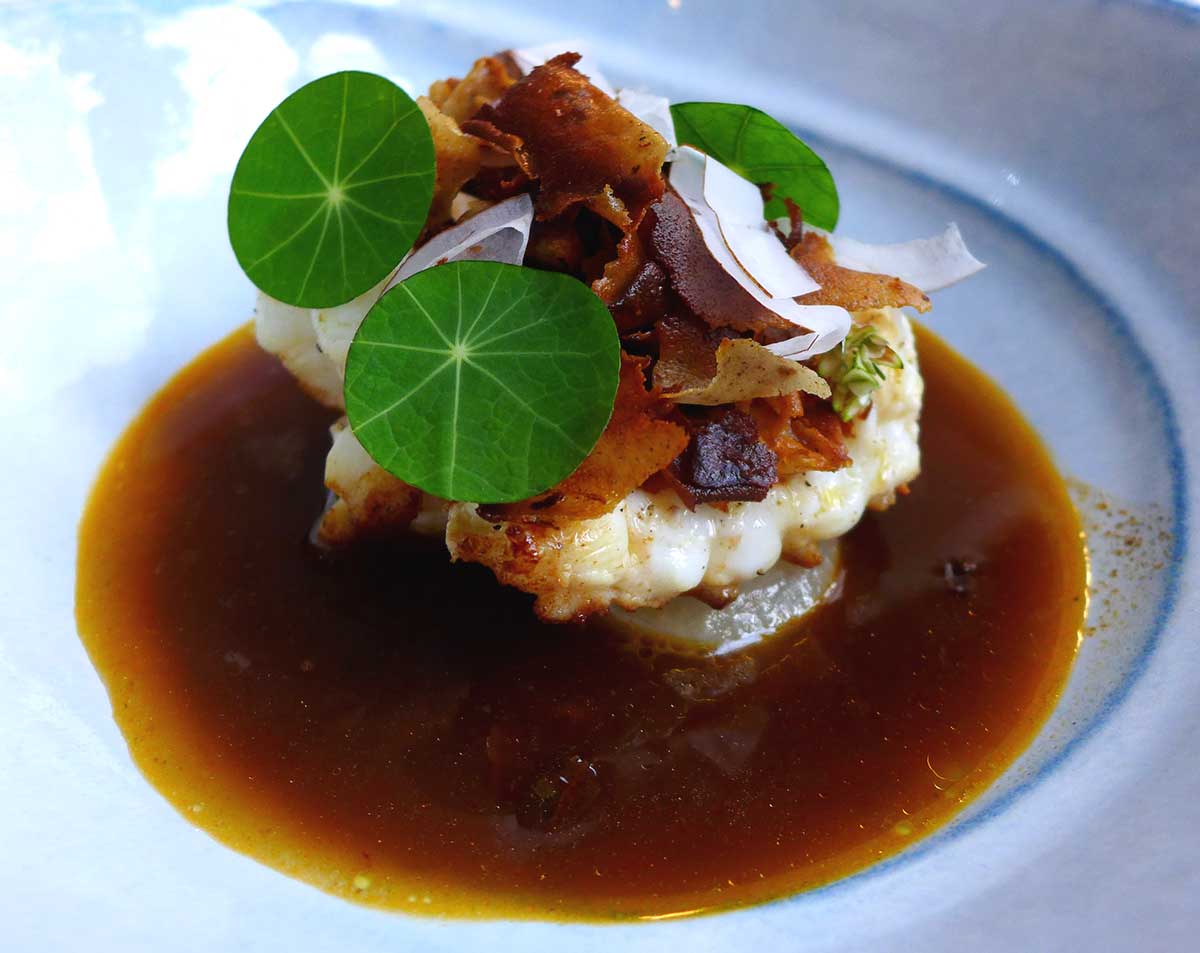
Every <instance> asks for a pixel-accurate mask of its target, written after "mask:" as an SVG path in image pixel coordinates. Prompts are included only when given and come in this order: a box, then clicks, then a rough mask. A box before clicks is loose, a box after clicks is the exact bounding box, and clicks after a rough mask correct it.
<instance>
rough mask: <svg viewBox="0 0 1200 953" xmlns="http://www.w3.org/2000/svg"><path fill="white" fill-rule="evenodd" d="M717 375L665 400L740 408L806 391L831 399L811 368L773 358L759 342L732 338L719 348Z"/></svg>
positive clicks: (825, 384)
mask: <svg viewBox="0 0 1200 953" xmlns="http://www.w3.org/2000/svg"><path fill="white" fill-rule="evenodd" d="M716 364H717V371H716V373H715V374H714V375H713V377H712V379H711V380H709V381H705V382H704V383H703V384H702V385H698V386H693V387H688V388H685V389H683V390H680V391H677V392H675V393H671V394H664V395H663V396H664V397H666V398H668V399H669V400H673V401H675V402H676V403H679V404H700V405H704V406H706V407H715V406H716V405H718V404H737V403H741V402H742V401H747V400H753V399H754V398H756V397H782V396H784V395H786V394H794V393H796V392H797V391H804V392H805V393H806V394H813V395H815V396H817V397H822V398H826V397H828V396H829V393H830V391H829V385H828V384H827V383H825V379H824V378H823V377H821V375H820V374H818V373H817V372H816V371H814V370H813V369H812V368H810V367H805V366H804V365H803V364H800V363H799V362H797V361H790V360H788V359H787V358H785V357H780V356H779V355H778V354H772V353H771V352H770V351H768V350H767V349H766V348H765V347H763V346H762V345H761V344H759V343H758V342H757V341H752V340H750V339H749V338H732V339H730V340H727V341H722V342H721V343H720V345H719V346H718V347H717V354H716Z"/></svg>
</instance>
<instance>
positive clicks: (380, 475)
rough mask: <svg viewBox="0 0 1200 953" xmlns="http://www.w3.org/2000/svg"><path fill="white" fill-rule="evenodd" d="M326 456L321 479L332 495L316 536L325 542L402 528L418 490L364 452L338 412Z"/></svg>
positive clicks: (350, 540)
mask: <svg viewBox="0 0 1200 953" xmlns="http://www.w3.org/2000/svg"><path fill="white" fill-rule="evenodd" d="M333 433H334V445H333V448H332V449H331V450H330V451H329V456H328V458H327V459H326V461H325V485H326V486H327V487H328V488H329V489H330V490H332V491H333V493H334V495H335V496H336V499H335V500H334V501H333V503H332V505H331V506H330V507H329V509H327V510H326V511H325V513H324V515H322V517H321V521H320V525H319V527H318V529H317V536H318V538H319V539H320V541H321V542H322V543H323V544H325V545H326V546H342V545H346V544H348V543H353V542H354V541H355V540H359V539H363V538H364V537H370V538H377V539H384V538H389V537H393V536H396V535H398V534H400V533H403V532H404V531H406V530H407V529H408V527H409V524H411V523H412V521H413V519H414V518H415V517H416V515H417V512H418V510H419V509H420V507H421V491H420V490H418V489H417V488H416V487H412V486H409V485H408V484H407V483H404V482H403V481H401V480H399V479H397V478H396V477H394V476H392V475H391V474H390V473H388V472H387V471H386V470H384V469H382V468H381V467H378V466H375V465H374V463H373V462H372V461H371V460H370V459H369V458H368V457H367V456H366V451H364V450H363V449H362V447H361V445H359V443H358V441H357V440H355V439H354V437H353V435H352V434H351V433H350V432H349V425H348V424H347V423H346V420H345V418H342V420H340V421H339V422H338V423H337V424H335V425H334V428H333Z"/></svg>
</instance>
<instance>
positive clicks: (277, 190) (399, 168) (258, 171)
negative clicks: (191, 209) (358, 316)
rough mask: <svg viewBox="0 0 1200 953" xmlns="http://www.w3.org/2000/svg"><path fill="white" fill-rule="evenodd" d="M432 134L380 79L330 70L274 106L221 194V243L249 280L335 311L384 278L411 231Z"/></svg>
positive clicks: (425, 193)
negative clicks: (224, 224) (225, 206)
mask: <svg viewBox="0 0 1200 953" xmlns="http://www.w3.org/2000/svg"><path fill="white" fill-rule="evenodd" d="M434 172H435V160H434V151H433V138H432V136H431V134H430V132H429V126H428V124H427V123H426V121H425V118H424V116H422V114H421V111H420V109H418V108H417V105H416V103H414V102H413V101H412V99H410V98H409V96H408V95H407V94H406V93H405V92H404V90H402V89H400V87H398V86H396V85H395V84H394V83H392V82H390V81H389V80H386V79H384V78H383V77H382V76H376V75H374V74H372V73H360V72H344V73H334V74H333V75H331V76H325V77H322V78H321V79H318V80H314V81H313V82H311V83H309V84H308V85H306V86H302V87H301V88H300V89H298V90H296V92H294V93H292V94H291V95H290V96H288V98H287V99H285V100H284V101H283V102H282V103H280V104H279V105H278V106H277V107H275V109H274V111H273V112H272V113H271V114H270V115H269V116H267V118H266V119H265V120H263V123H262V125H260V126H259V127H258V130H257V131H256V132H255V133H254V135H253V136H252V137H251V139H250V142H249V143H248V144H247V145H246V149H245V151H244V152H243V153H242V157H241V159H240V160H239V161H238V164H237V169H236V170H235V171H234V174H233V184H232V187H231V188H230V192H229V238H230V242H231V243H232V245H233V251H234V254H235V255H236V256H237V260H238V263H239V264H240V265H241V266H242V269H243V270H244V271H245V272H246V275H247V276H248V277H249V278H250V280H251V281H253V282H254V284H255V285H257V286H258V287H259V288H260V289H261V290H262V291H264V292H266V293H267V294H268V295H270V296H271V297H273V298H277V299H278V300H280V301H284V302H286V303H287V304H292V305H296V306H298V307H305V308H325V307H333V306H335V305H339V304H344V303H345V302H347V301H349V300H350V299H352V298H355V297H357V296H358V295H360V294H362V293H363V292H364V291H366V290H367V289H368V288H370V287H372V286H373V285H375V284H377V283H378V282H379V281H380V280H382V279H383V278H384V277H385V276H386V275H387V274H388V273H389V272H390V271H391V270H392V269H393V268H395V267H396V264H397V262H399V261H400V259H401V258H402V257H403V256H404V254H405V253H406V252H407V251H408V250H409V249H410V248H412V245H413V242H414V241H415V240H416V238H417V236H418V235H419V234H420V231H421V228H422V227H423V225H424V223H425V217H426V215H427V213H428V211H429V204H430V201H431V199H432V196H433V182H434Z"/></svg>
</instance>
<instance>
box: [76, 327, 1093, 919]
mask: <svg viewBox="0 0 1200 953" xmlns="http://www.w3.org/2000/svg"><path fill="white" fill-rule="evenodd" d="M919 347H920V354H921V360H922V370H923V373H924V376H925V380H926V385H927V391H926V407H925V411H924V414H923V417H922V441H921V443H922V454H923V472H922V475H921V477H920V478H919V479H918V480H917V481H916V482H915V483H914V484H913V487H912V493H911V495H910V496H908V497H904V498H901V499H900V501H899V503H898V504H897V505H896V506H895V507H893V508H892V509H891V510H889V511H888V512H886V513H882V514H868V516H867V517H866V518H864V520H863V522H862V523H861V524H860V525H859V527H858V528H857V529H855V530H854V531H853V532H852V533H851V534H850V535H849V536H848V537H847V538H846V540H845V541H844V543H843V550H842V552H843V560H844V572H845V585H844V590H843V593H842V595H841V597H840V598H839V599H838V600H837V601H835V602H833V603H832V604H830V605H828V606H826V607H824V608H822V609H820V610H818V611H817V612H816V613H814V614H812V615H810V616H809V617H807V618H806V619H804V620H802V621H801V622H800V623H799V624H797V625H796V626H795V627H794V628H793V629H792V630H790V631H788V632H787V633H785V634H783V635H781V636H779V637H777V638H775V639H774V640H772V641H771V642H769V643H768V644H766V645H763V646H759V647H758V648H756V649H753V650H750V651H748V652H744V653H741V654H739V655H735V656H733V657H731V658H727V659H725V660H723V661H719V662H705V661H702V660H699V659H695V658H688V657H684V656H672V655H669V654H663V653H661V652H658V653H653V654H651V653H650V652H649V651H648V650H642V651H639V650H638V649H637V648H636V647H633V648H630V647H629V646H625V645H622V644H620V643H619V642H618V640H616V639H614V638H612V637H610V636H609V635H607V634H606V633H605V631H604V630H603V629H602V627H601V626H598V625H593V626H590V627H586V626H585V627H557V626H547V625H543V624H540V623H537V622H536V621H535V620H534V619H533V617H532V615H531V613H530V611H529V599H528V598H527V597H526V596H523V595H522V594H520V593H517V592H513V591H509V590H503V589H500V588H499V587H498V586H496V584H495V583H494V581H493V580H492V578H491V576H490V574H489V573H488V572H487V571H486V570H484V569H482V568H480V567H478V566H471V565H462V566H453V565H451V564H450V563H449V560H448V557H447V556H446V554H445V552H444V549H443V548H441V547H440V546H431V545H428V544H425V545H418V544H406V545H397V546H390V547H376V548H372V549H363V550H359V551H356V552H353V553H348V554H341V555H336V556H331V555H327V554H322V553H319V552H317V551H316V550H314V549H313V548H312V547H311V546H310V545H309V544H308V542H307V534H308V530H309V528H310V527H311V525H312V523H313V521H314V519H315V518H316V516H317V515H318V514H319V512H320V510H321V507H322V504H323V501H324V489H323V487H322V465H323V461H324V455H325V452H326V450H327V449H328V443H329V441H328V434H327V430H326V428H327V426H328V424H329V423H330V421H331V416H330V414H329V413H328V412H327V411H324V410H322V409H320V408H319V407H317V406H316V405H315V404H314V403H313V402H311V401H310V400H309V399H308V398H306V397H305V396H304V395H303V394H301V393H300V392H299V390H298V389H297V388H296V387H295V385H294V384H293V383H292V381H291V379H290V377H289V376H288V375H287V373H286V372H285V371H283V370H282V369H281V368H280V367H279V366H278V365H277V363H276V362H275V360H274V359H272V358H270V357H267V356H266V355H264V354H262V353H261V352H259V351H258V350H257V348H256V346H255V345H254V342H253V338H252V336H251V335H250V334H249V333H248V332H247V331H245V330H243V331H241V332H239V333H237V334H235V335H233V336H232V337H231V338H229V339H227V340H226V341H224V342H222V343H221V344H219V345H217V346H216V347H215V348H213V349H212V350H210V351H208V352H207V353H205V354H204V355H202V356H201V357H200V358H199V359H198V360H197V361H196V362H195V363H193V364H192V365H191V366H189V367H188V368H186V369H185V370H184V371H183V372H181V374H180V375H179V376H177V377H176V378H175V379H174V380H173V381H172V382H171V383H170V384H168V386H167V387H166V388H164V390H163V391H162V392H161V393H160V394H159V395H158V396H157V397H155V399H154V400H153V401H152V402H151V403H150V404H149V405H148V407H147V408H146V410H145V411H144V412H143V414H142V415H141V416H140V417H139V418H138V420H137V421H136V422H135V423H134V424H133V425H132V426H131V428H130V429H129V431H128V432H127V433H126V434H125V436H124V437H123V438H122V440H121V442H120V443H119V444H118V446H117V447H116V449H115V450H114V452H113V455H112V456H111V458H110V460H109V461H108V463H107V464H106V466H105V469H104V471H103V472H102V474H101V476H100V479H99V482H98V484H97V486H96V489H95V491H94V493H93V497H92V499H91V501H90V503H89V507H88V510H87V513H86V515H85V518H84V522H83V525H82V528H81V537H80V553H79V581H78V592H77V610H78V620H79V627H80V631H81V634H82V638H83V640H84V642H85V644H86V646H87V649H88V651H89V653H90V655H91V657H92V660H93V662H94V663H95V665H96V667H97V669H98V670H99V672H100V674H101V676H102V678H103V679H104V681H105V683H106V685H107V687H108V690H109V693H110V696H111V699H112V703H113V709H114V715H115V717H116V720H117V722H118V724H119V725H120V727H121V730H122V731H123V732H124V735H125V737H126V740H127V741H128V743H129V747H130V751H131V752H132V754H133V757H134V759H135V760H136V762H137V764H138V766H139V767H140V768H141V770H142V771H143V772H144V773H145V775H146V776H147V778H148V779H149V780H150V782H151V783H152V784H153V785H154V786H155V787H156V788H157V789H158V790H159V792H160V793H161V794H162V795H163V796H164V797H166V798H168V799H169V800H170V801H171V803H172V804H174V805H175V806H176V807H177V808H178V809H179V810H180V811H181V812H182V813H183V815H184V816H185V817H186V818H187V819H188V820H190V821H192V822H193V823H195V824H198V825H199V826H201V827H202V828H204V829H205V830H207V831H209V832H210V833H211V834H213V835H214V836H216V837H217V838H219V839H220V840H222V841H224V842H225V843H227V844H229V845H230V846H232V847H234V848H236V849H238V850H241V851H243V852H245V853H247V854H250V855H251V856H253V857H255V858H257V859H259V860H261V861H263V862H264V863H267V864H270V865H271V866H274V867H276V868H278V869H280V870H283V871H285V872H286V873H289V874H291V875H293V876H296V877H299V878H302V879H304V880H307V881H309V882H311V883H313V884H316V885H317V886H319V887H321V888H323V889H326V890H329V891H332V892H335V893H338V894H342V895H344V896H347V897H351V898H353V899H356V900H358V901H361V902H365V903H370V904H376V905H380V906H384V907H392V908H397V909H404V910H410V911H414V912H423V913H435V914H448V915H466V916H491V915H508V916H533V917H559V918H569V919H605V918H610V917H636V916H643V917H658V916H664V915H671V914H679V913H683V912H694V911H702V910H707V909H713V908H720V907H725V906H729V905H734V904H743V903H750V902H755V901H759V900H763V899H767V898H770V897H775V896H779V895H782V894H786V893H789V892H792V891H796V890H800V889H804V888H808V887H812V886H816V885H819V884H821V883H825V882H827V881H830V880H832V879H835V878H838V877H841V876H844V875H846V874H848V873H851V872H853V871H854V870H857V869H859V868H861V867H864V866H866V865H868V864H870V863H872V862H874V861H876V860H878V859H880V858H882V857H886V856H888V855H890V854H893V853H896V852H897V851H900V850H902V849H903V848H904V847H905V846H907V845H908V844H910V843H912V842H913V841H914V840H915V839H916V838H919V837H920V836H922V835H923V834H925V833H927V832H929V831H930V830H932V829H934V828H936V827H937V826H939V825H941V824H943V823H945V822H946V821H947V820H948V819H950V818H951V817H952V816H953V815H954V814H955V813H956V812H957V811H958V810H960V809H961V807H962V806H963V804H964V803H965V802H966V801H968V800H969V799H970V798H971V797H973V796H974V795H975V794H977V793H978V792H979V791H980V790H981V789H982V788H983V787H984V786H986V785H987V784H988V783H989V782H990V781H991V780H992V779H994V778H995V777H996V775H997V774H999V773H1000V772H1001V771H1002V770H1003V769H1004V767H1005V766H1006V765H1007V764H1008V763H1010V762H1011V761H1012V759H1013V758H1014V757H1016V755H1018V754H1019V753H1020V751H1021V750H1022V749H1023V748H1024V747H1025V746H1026V744H1027V743H1028V742H1029V741H1030V740H1031V738H1032V736H1033V735H1034V734H1035V733H1036V731H1037V729H1038V727H1039V726H1040V724H1041V722H1042V721H1043V719H1044V718H1045V717H1046V715H1047V714H1048V712H1049V710H1050V708H1051V707H1052V706H1053V703H1054V701H1055V699H1056V698H1057V696H1058V693H1059V691H1060V689H1061V688H1062V686H1063V684H1064V681H1065V679H1066V676H1067V673H1068V670H1069V667H1070V664H1071V660H1072V658H1073V657H1074V653H1075V648H1076V644H1077V632H1078V630H1079V628H1080V625H1081V623H1082V613H1083V610H1084V585H1085V568H1084V556H1083V544H1082V541H1081V538H1080V533H1079V524H1078V521H1077V519H1076V516H1075V513H1074V511H1073V509H1072V507H1071V505H1070V503H1069V501H1068V498H1067V495H1066V491H1065V489H1064V487H1063V485H1062V482H1061V480H1060V478H1059V477H1058V475H1057V473H1056V472H1055V471H1054V468H1053V466H1052V465H1051V463H1050V461H1049V459H1048V457H1047V455H1046V454H1045V451H1044V449H1043V448H1042V447H1041V445H1040V444H1039V443H1038V442H1037V439H1036V437H1034V435H1033V434H1032V432H1031V431H1030V430H1029V429H1028V427H1027V426H1026V424H1025V423H1024V422H1023V421H1022V420H1021V419H1020V417H1019V415H1018V414H1017V413H1016V411H1015V410H1014V409H1013V407H1012V406H1011V404H1010V403H1009V402H1008V400H1007V398H1005V397H1004V396H1003V395H1002V394H1001V393H1000V392H999V391H998V390H997V389H996V388H995V386H994V385H993V384H991V383H990V382H989V381H988V380H987V379H986V378H984V377H982V376H981V375H980V374H979V373H978V372H977V371H975V370H974V369H973V368H972V367H971V366H970V365H969V364H967V363H966V362H965V361H963V360H962V359H961V358H959V357H957V356H956V355H955V354H953V352H951V351H950V350H949V349H948V348H947V347H946V346H945V345H944V344H942V343H941V342H940V341H938V340H937V339H936V338H935V337H933V336H932V335H930V334H928V333H927V332H921V333H920V335H919ZM972 567H973V569H972Z"/></svg>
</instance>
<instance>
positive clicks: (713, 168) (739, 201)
mask: <svg viewBox="0 0 1200 953" xmlns="http://www.w3.org/2000/svg"><path fill="white" fill-rule="evenodd" d="M672 184H673V183H672ZM704 201H705V202H707V203H708V205H709V207H710V208H711V209H712V210H713V211H714V212H715V213H716V216H717V224H718V225H719V226H720V228H721V237H722V238H724V239H725V244H726V245H728V246H729V251H730V253H731V254H732V255H733V257H734V258H736V259H737V261H738V264H739V265H741V266H742V268H744V269H745V270H746V273H747V274H748V275H750V277H751V278H752V279H754V282H755V283H756V284H757V285H758V286H759V287H760V288H762V290H763V291H765V292H766V293H767V294H769V295H770V296H771V297H772V298H795V297H797V296H799V295H804V294H808V293H809V292H810V291H817V290H819V289H820V287H821V286H820V285H818V284H817V283H816V282H815V281H813V280H812V278H811V277H810V276H809V274H808V272H807V271H805V270H804V268H803V267H802V266H801V265H800V264H799V263H798V262H797V261H796V260H795V259H794V258H792V256H791V255H789V254H788V253H787V249H785V248H784V247H783V245H782V244H781V243H780V241H779V239H778V238H777V237H776V235H775V233H774V232H772V231H771V229H770V227H769V226H768V225H767V223H766V222H765V221H763V215H762V213H763V198H762V193H761V192H760V191H759V190H758V186H756V185H755V184H754V183H753V182H749V181H747V180H746V179H743V178H742V177H741V176H740V175H738V174H737V173H736V172H734V171H733V169H731V168H729V167H728V166H726V165H722V164H721V163H720V162H718V161H717V160H716V159H714V158H713V157H712V156H705V161H704Z"/></svg>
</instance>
